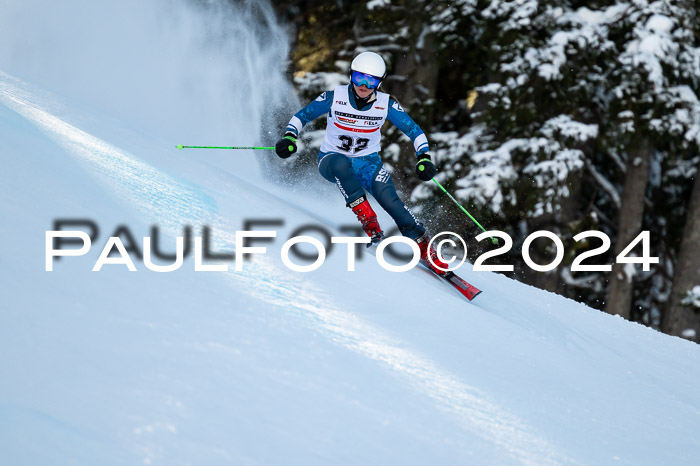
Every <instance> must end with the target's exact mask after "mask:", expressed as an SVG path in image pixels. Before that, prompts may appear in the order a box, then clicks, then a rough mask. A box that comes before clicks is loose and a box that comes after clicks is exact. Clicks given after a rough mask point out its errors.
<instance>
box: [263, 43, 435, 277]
mask: <svg viewBox="0 0 700 466" xmlns="http://www.w3.org/2000/svg"><path fill="white" fill-rule="evenodd" d="M350 72H351V76H350V77H351V79H350V80H351V82H350V84H348V85H347V86H346V85H341V86H338V87H336V88H335V89H333V90H331V91H326V92H323V93H322V94H321V95H320V96H318V97H317V98H316V99H315V100H314V101H312V102H311V103H309V104H308V105H307V106H306V107H304V108H302V109H301V110H299V111H298V112H297V113H296V114H295V115H294V116H293V117H292V119H291V120H290V121H289V124H288V125H287V129H286V132H285V134H284V136H283V138H282V139H280V140H279V141H278V142H277V144H276V145H275V152H276V153H277V155H278V156H279V157H281V158H283V159H286V158H287V157H290V156H291V155H292V154H294V153H295V152H296V151H297V144H296V143H297V138H298V137H299V132H300V131H301V129H302V128H303V127H304V125H306V124H307V123H309V122H310V121H313V120H315V119H316V118H318V117H320V116H321V115H324V114H325V115H327V123H328V125H327V128H326V136H325V139H324V141H323V144H322V145H321V151H320V153H319V155H318V169H319V171H320V172H321V175H322V176H323V177H324V178H325V179H326V180H328V181H330V182H331V183H336V184H337V185H338V188H339V189H340V192H341V193H342V195H343V196H344V197H345V202H346V205H347V206H348V207H349V208H350V209H352V211H353V213H354V214H355V215H357V218H358V220H359V221H360V223H361V224H362V228H363V229H364V231H365V233H367V235H368V236H369V237H370V238H371V240H372V243H377V242H379V241H381V239H382V238H383V236H384V233H383V232H382V229H381V227H380V226H379V222H378V221H377V215H376V213H375V212H374V210H373V209H372V206H371V205H370V203H369V200H367V197H366V195H365V191H367V192H369V193H370V194H371V195H372V196H373V197H374V198H375V199H376V200H377V202H379V205H381V206H382V207H383V208H384V210H386V211H387V213H388V214H389V215H391V217H392V218H393V219H394V221H395V222H396V225H397V226H398V227H399V231H400V232H401V234H403V235H404V236H406V237H408V238H411V239H413V240H414V241H416V243H418V248H419V249H420V253H421V261H422V262H423V263H425V264H426V265H427V266H428V267H430V269H431V270H432V271H433V272H435V273H436V274H438V275H446V273H447V272H446V271H445V269H447V268H448V266H447V264H445V263H444V262H443V261H441V260H440V259H439V258H438V256H437V253H436V251H435V248H434V247H432V246H431V247H430V248H429V247H428V245H429V243H430V236H428V234H427V232H426V231H425V228H424V227H423V225H422V224H421V223H420V222H419V221H418V220H417V219H416V218H415V216H414V215H413V213H412V212H411V211H410V210H409V209H408V207H406V205H405V204H404V203H403V201H401V199H399V196H398V194H397V193H396V188H395V187H394V182H393V180H392V179H391V176H390V175H389V173H388V172H387V170H386V169H385V168H384V166H383V164H382V160H381V159H380V158H379V154H378V153H379V150H380V149H381V147H380V142H381V132H380V128H381V127H382V125H383V124H384V121H386V120H387V119H388V120H389V121H391V122H392V123H393V124H394V125H396V127H398V128H399V129H400V130H401V131H403V133H404V134H406V135H407V136H408V137H409V138H411V141H413V146H414V147H415V150H416V158H417V162H416V173H417V174H418V178H420V179H421V180H422V181H430V180H431V179H432V178H433V177H434V176H435V174H436V173H437V170H436V168H435V165H434V164H433V162H432V161H431V159H430V154H429V153H428V150H429V147H428V139H427V138H426V137H425V134H424V133H423V131H422V130H421V128H420V127H419V126H418V125H417V124H416V123H415V122H414V121H413V120H412V119H411V117H410V116H408V114H406V112H405V111H404V110H403V108H401V105H399V103H398V102H397V101H396V100H395V99H393V98H392V97H391V96H389V94H386V93H384V92H380V91H379V90H378V87H379V85H380V84H381V82H382V80H383V79H384V78H385V77H386V65H385V64H384V60H383V59H382V57H381V56H379V55H378V54H376V53H374V52H362V53H360V54H359V55H358V56H357V57H355V59H354V60H353V61H352V64H351V65H350ZM428 257H430V260H428Z"/></svg>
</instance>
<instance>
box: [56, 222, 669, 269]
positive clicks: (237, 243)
mask: <svg viewBox="0 0 700 466" xmlns="http://www.w3.org/2000/svg"><path fill="white" fill-rule="evenodd" d="M283 225H284V221H283V220H279V219H265V220H247V221H245V222H244V227H246V226H247V227H252V226H266V227H270V226H278V227H281V226H283ZM69 226H72V227H82V228H84V230H88V231H87V232H86V231H84V230H81V229H65V227H69ZM346 229H347V230H355V232H357V231H356V230H357V229H356V228H354V227H347V228H346ZM193 230H194V229H193V228H192V227H191V226H189V225H186V226H184V227H183V236H177V237H176V238H175V251H176V252H175V254H174V255H173V254H165V253H163V252H162V251H161V250H160V248H159V247H158V243H159V238H160V229H159V228H158V227H157V226H153V227H151V236H145V237H143V238H142V239H141V241H140V242H138V241H136V240H135V239H134V238H135V237H134V235H133V234H132V233H131V231H130V229H129V228H128V227H126V226H123V225H122V226H119V227H118V228H117V229H116V230H115V231H114V233H113V234H112V235H111V236H109V237H108V238H107V240H106V242H105V244H104V245H103V246H102V249H101V251H100V254H99V257H98V259H97V260H96V262H95V264H94V266H93V267H92V271H94V272H99V271H101V270H102V269H103V268H104V266H106V265H118V266H122V267H126V268H127V269H128V270H129V271H134V272H135V271H138V268H137V267H136V265H135V263H134V258H136V259H137V260H141V261H142V262H143V265H144V266H145V267H146V269H148V270H151V271H154V272H173V271H176V270H178V269H180V268H181V267H182V265H183V263H184V259H185V258H186V257H188V256H189V255H190V254H191V253H192V252H193V253H194V270H195V271H197V272H227V271H229V270H230V268H229V264H228V263H227V262H230V261H233V262H234V263H235V270H236V271H242V270H243V268H244V264H245V262H246V261H247V260H248V259H250V258H251V257H253V256H254V255H265V254H267V248H266V247H265V246H261V245H260V243H272V242H274V241H275V239H276V238H277V237H278V232H277V230H251V229H243V230H239V231H236V232H235V239H234V241H233V243H232V244H231V245H232V246H234V252H233V253H214V252H212V251H211V244H212V238H211V228H210V227H208V226H203V227H201V229H200V230H201V236H195V235H193V233H192V232H193ZM342 230H343V228H342V227H341V231H342ZM98 231H99V230H98V227H97V224H96V223H95V222H93V221H91V220H85V219H61V220H56V221H55V222H54V229H53V230H48V231H46V236H45V239H46V241H45V258H46V264H45V270H46V271H47V272H52V271H53V270H54V262H55V260H57V259H59V258H61V257H77V256H84V255H87V254H88V253H89V252H90V251H91V250H92V248H93V244H94V243H95V242H96V240H97V238H98ZM310 231H313V232H314V233H316V234H320V236H322V237H323V239H324V241H323V242H322V241H321V240H320V239H318V238H317V237H315V236H309V235H303V234H300V233H302V232H310ZM592 237H593V238H598V239H600V240H601V241H602V243H603V244H602V245H601V246H600V247H597V248H595V249H592V250H588V251H584V252H582V253H580V254H579V255H578V256H577V257H575V258H574V260H573V262H572V264H571V266H570V268H571V271H572V272H592V271H594V272H610V271H611V270H612V264H592V263H587V264H583V263H582V262H583V261H584V260H588V259H591V258H593V257H595V256H598V255H601V254H604V253H605V252H607V251H608V250H609V249H610V246H611V241H610V238H609V237H608V236H607V235H606V234H605V233H602V232H600V231H595V230H589V231H585V232H582V233H579V234H577V235H576V236H574V237H573V239H574V241H576V242H579V241H584V240H586V239H588V238H592ZM496 238H499V239H501V240H502V241H501V242H502V243H503V245H502V246H501V247H499V248H497V249H494V250H491V251H488V252H485V253H483V254H482V255H480V256H479V257H478V258H477V259H476V260H475V261H474V266H473V270H474V271H477V272H512V271H513V270H514V266H513V265H508V264H498V265H496V264H485V263H484V262H485V261H486V260H487V259H490V258H493V257H496V256H499V255H502V254H505V253H507V252H509V251H510V250H511V249H512V247H513V239H512V238H511V237H510V235H508V234H507V233H505V232H502V231H497V230H492V231H486V232H484V233H481V234H480V235H478V236H476V237H475V239H476V241H479V242H480V241H484V240H486V239H490V240H491V241H492V242H494V243H496V242H497V241H496ZM538 238H546V239H548V240H549V241H551V242H552V245H553V246H554V249H555V257H554V259H553V260H552V261H551V262H550V263H548V264H538V263H536V262H534V261H533V260H532V258H531V256H530V246H531V245H532V243H533V241H535V240H537V239H538ZM124 239H127V244H128V245H125V244H124ZM370 241H371V240H370V238H369V237H367V236H333V234H332V232H330V231H329V230H328V229H327V228H325V227H324V226H322V225H313V224H307V225H302V226H301V227H299V228H296V229H295V230H294V232H293V233H292V234H291V235H290V237H289V238H288V239H287V240H285V242H284V243H283V244H282V248H281V250H280V259H281V260H282V263H283V264H284V265H285V266H286V267H287V268H288V269H290V270H292V271H295V272H312V271H314V270H317V269H319V268H320V267H322V266H323V264H324V263H325V261H326V258H327V256H328V254H330V253H331V251H332V250H333V248H334V247H335V245H341V247H342V245H344V249H345V252H346V255H345V261H346V270H347V271H350V272H354V271H355V263H356V261H357V260H358V259H361V258H362V255H363V251H364V250H365V248H366V247H367V246H368V245H369V244H370ZM253 242H255V243H257V245H255V246H254V245H252V243H253ZM138 244H140V245H141V246H142V247H141V248H139V247H138ZM301 244H307V245H309V246H311V248H313V249H314V250H315V253H312V254H310V253H307V252H302V251H301V250H299V249H297V248H296V247H297V246H299V245H301ZM394 244H405V245H406V246H407V247H408V248H409V249H410V251H411V253H410V254H401V253H398V252H397V251H395V250H392V249H391V246H392V245H394ZM639 244H641V247H642V255H641V256H636V255H633V253H632V250H633V249H634V248H635V247H636V246H637V245H639ZM76 245H77V246H78V247H68V246H76ZM307 248H308V246H307ZM430 248H433V249H434V250H435V253H436V256H437V258H438V259H439V260H440V261H442V263H444V264H447V265H448V268H444V267H441V266H439V265H437V264H435V263H434V262H433V260H432V258H431V255H428V257H427V259H428V261H430V262H431V264H432V265H433V266H435V267H436V268H438V269H441V270H444V271H448V272H453V271H456V270H458V269H459V268H460V267H462V266H463V265H464V263H465V262H466V251H467V244H466V242H465V240H464V238H462V237H461V236H460V235H458V234H457V233H454V232H450V231H445V232H440V233H437V234H435V235H434V236H433V237H432V239H431V241H430V244H429V249H430ZM460 248H461V250H462V251H463V252H464V254H462V255H461V259H459V260H458V255H456V254H455V253H454V251H455V250H459V249H460ZM649 251H650V233H649V231H642V232H641V233H640V234H639V235H638V236H637V237H636V238H635V239H634V240H632V242H631V243H630V244H629V245H627V247H626V248H624V249H623V250H622V252H621V253H620V254H618V255H617V257H616V262H617V263H622V264H640V265H642V269H643V270H644V271H649V270H650V265H651V264H658V263H659V258H658V257H651V256H650V253H649ZM521 254H522V258H523V261H524V262H525V264H527V266H528V267H530V268H531V269H532V270H535V271H538V272H548V271H551V270H554V269H555V268H557V267H558V266H560V265H561V263H562V260H563V258H564V254H565V251H564V244H563V242H562V240H561V239H560V238H559V237H558V236H557V235H556V234H554V233H552V232H550V231H546V230H540V231H536V232H533V233H532V234H530V235H529V236H528V237H527V238H526V239H525V241H524V242H523V245H522V248H521ZM374 256H375V257H376V260H377V263H378V264H379V265H380V266H381V267H382V268H384V269H385V270H388V271H390V272H406V271H408V270H411V269H413V268H414V267H415V266H416V265H418V263H419V262H420V259H421V254H420V249H419V248H418V245H417V243H416V242H415V241H413V240H411V239H409V238H406V237H404V236H388V237H387V238H385V239H383V240H382V241H381V242H380V243H379V244H378V245H377V246H376V249H374ZM386 256H390V257H392V258H393V259H394V261H399V262H404V263H403V264H399V265H397V264H392V263H391V262H389V261H388V260H387V258H386ZM154 257H156V258H158V259H159V260H160V261H170V262H171V263H170V264H168V265H158V264H156V263H154V261H153V258H154ZM292 257H294V259H292ZM300 259H301V260H302V261H306V262H309V261H312V262H311V263H310V264H300V263H298V262H297V261H298V260H300ZM207 261H208V263H205V262H207ZM589 262H590V261H589Z"/></svg>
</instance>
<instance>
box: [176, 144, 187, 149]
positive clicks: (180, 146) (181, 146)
mask: <svg viewBox="0 0 700 466" xmlns="http://www.w3.org/2000/svg"><path fill="white" fill-rule="evenodd" d="M175 147H177V148H178V149H180V150H182V148H183V147H185V146H183V145H182V144H178V145H177V146H175Z"/></svg>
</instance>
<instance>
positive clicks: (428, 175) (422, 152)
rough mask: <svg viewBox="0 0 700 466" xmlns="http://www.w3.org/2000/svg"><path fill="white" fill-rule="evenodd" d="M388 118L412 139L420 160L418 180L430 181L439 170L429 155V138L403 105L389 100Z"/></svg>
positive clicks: (417, 171) (417, 164)
mask: <svg viewBox="0 0 700 466" xmlns="http://www.w3.org/2000/svg"><path fill="white" fill-rule="evenodd" d="M387 118H389V121H391V122H392V123H393V124H394V125H396V127H397V128H399V129H400V130H401V131H403V133H404V134H405V135H406V136H408V137H409V138H411V141H413V147H414V148H415V149H416V158H417V159H418V162H417V163H416V173H417V174H418V178H420V179H421V180H422V181H430V180H431V179H432V178H433V177H434V176H435V175H436V174H437V169H436V168H435V165H434V164H433V162H432V160H431V159H430V154H429V153H428V151H429V150H430V147H429V146H428V138H427V137H425V133H424V132H423V130H422V129H420V126H418V123H416V122H415V121H413V119H412V118H411V117H410V116H408V114H407V113H406V112H405V111H404V110H403V108H401V105H399V103H398V102H397V101H395V100H394V99H389V112H388V114H387Z"/></svg>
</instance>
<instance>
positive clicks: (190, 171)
mask: <svg viewBox="0 0 700 466" xmlns="http://www.w3.org/2000/svg"><path fill="white" fill-rule="evenodd" d="M6 3H7V4H3V10H2V11H3V13H4V14H3V15H0V26H2V27H0V39H2V40H0V141H1V142H2V144H1V145H0V156H1V159H2V163H3V170H2V171H1V172H0V213H1V214H2V222H0V238H2V240H3V241H2V249H1V250H0V284H1V285H0V291H1V296H2V298H1V299H0V464H3V465H5V464H8V465H25V464H26V465H39V464H41V465H44V464H51V465H61V464H85V465H93V464H103V465H110V464H115V465H132V464H164V465H180V464H182V465H185V464H265V465H269V464H285V465H287V464H304V465H312V464H323V465H326V464H417V465H424V464H537V465H540V464H629V465H639V464H695V463H696V458H697V451H698V447H699V446H700V440H699V439H700V436H699V435H698V434H700V401H698V396H697V388H696V385H697V381H698V380H699V377H700V351H699V350H698V347H697V345H693V344H691V343H688V342H686V341H683V340H680V339H677V338H672V337H669V336H665V335H662V334H660V333H657V332H655V331H653V330H650V329H648V328H645V327H642V326H639V325H636V324H632V323H629V322H626V321H624V320H622V319H619V318H616V317H612V316H608V315H605V314H602V313H600V312H598V311H595V310H592V309H589V308H587V307H585V306H582V305H579V304H577V303H575V302H572V301H570V300H567V299H564V298H561V297H559V296H556V295H554V294H550V293H546V292H543V291H541V290H537V289H534V288H531V287H528V286H526V285H523V284H520V283H517V282H514V281H511V280H509V279H507V278H504V277H503V276H500V275H496V274H490V273H476V272H472V271H470V270H469V267H465V268H463V269H462V275H463V276H465V278H466V279H467V280H469V281H470V282H472V283H473V284H475V285H476V286H478V287H479V288H481V289H483V290H484V294H482V295H481V296H479V297H478V298H477V299H476V300H475V301H474V303H473V304H470V303H468V302H466V301H465V300H464V299H463V298H462V297H461V296H459V295H457V294H456V293H454V292H453V291H452V290H450V289H449V288H448V287H447V286H446V285H445V284H444V283H442V282H440V281H439V280H438V279H436V278H434V277H432V276H431V275H430V274H428V273H427V272H425V271H423V270H419V269H415V270H413V271H410V272H406V273H391V272H388V271H386V270H384V269H383V268H381V267H380V266H379V265H378V264H377V263H376V261H375V259H374V257H373V256H371V255H367V254H365V255H364V257H363V258H362V259H361V260H358V262H357V264H356V268H357V270H356V271H355V272H348V271H346V257H345V252H344V251H343V249H341V248H339V247H336V249H334V251H333V252H332V253H330V254H329V256H328V258H327V260H326V262H325V264H324V265H323V267H321V268H320V269H318V270H317V271H314V272H310V273H299V272H293V271H291V270H289V269H288V268H286V267H285V266H284V265H283V264H282V261H281V259H280V250H281V248H282V244H283V243H284V241H285V240H286V239H287V238H288V237H289V236H290V235H291V234H292V233H293V232H294V230H296V229H297V228H298V227H300V226H303V225H307V224H313V225H316V226H322V227H324V228H328V229H329V230H330V231H332V232H333V233H334V234H338V235H342V233H340V232H339V230H338V227H340V226H343V225H355V220H354V219H353V217H352V215H351V213H350V212H349V211H348V210H347V209H345V208H343V207H342V201H340V199H339V195H338V193H337V192H336V191H335V188H334V187H333V186H332V185H330V184H329V183H325V182H323V181H322V180H320V177H319V176H317V175H315V174H312V177H310V178H309V179H308V180H304V181H303V182H302V183H299V184H297V185H293V186H281V185H275V184H271V183H270V182H268V181H267V178H266V177H265V176H263V175H262V170H261V169H260V167H263V166H265V164H281V163H283V162H280V161H279V160H278V159H277V158H276V157H275V156H274V155H273V154H271V153H264V152H255V153H253V151H250V152H245V151H241V152H237V153H235V154H234V153H231V152H224V151H222V152H207V151H199V152H197V151H189V152H188V151H178V150H176V149H175V148H174V146H175V145H176V144H178V143H184V144H189V143H194V144H198V143H211V144H233V143H238V142H239V141H245V143H246V144H248V143H254V142H255V141H258V140H260V139H259V138H260V137H261V136H262V135H261V130H260V128H261V127H262V126H264V125H265V123H264V121H265V119H266V115H265V112H264V111H263V110H264V106H265V105H264V104H265V101H266V100H265V99H268V100H272V101H275V102H277V103H280V105H281V106H285V105H287V106H289V105H292V106H294V105H295V103H294V102H291V103H290V102H287V101H285V99H289V97H285V96H288V95H290V92H289V85H288V83H286V81H285V80H284V76H283V75H282V73H281V72H279V73H276V72H274V71H273V70H275V69H277V68H280V67H279V66H278V65H279V63H282V62H283V57H286V56H287V53H286V49H285V48H284V47H285V46H286V43H285V41H284V35H283V33H282V31H281V29H280V28H279V27H277V26H274V25H272V26H271V21H273V20H274V18H273V16H272V15H271V14H270V12H269V11H268V10H265V8H264V7H259V6H258V5H264V3H263V2H253V1H250V2H240V4H241V5H243V7H242V8H243V9H242V10H241V12H240V14H236V15H231V14H230V13H228V14H227V13H224V12H223V11H220V10H218V9H216V8H215V7H212V6H211V5H212V4H215V3H212V2H209V3H204V5H208V8H210V9H211V11H209V12H208V13H202V12H199V11H193V10H192V9H191V7H189V6H187V5H188V4H187V3H185V2H177V1H172V2H165V3H164V2H158V1H156V2H137V1H136V0H124V2H120V3H119V4H118V5H116V4H115V5H107V4H104V3H102V4H99V5H98V4H94V5H92V4H91V5H90V6H86V5H85V3H84V2H79V1H66V2H60V3H59V2H57V3H56V4H55V5H54V3H53V2H48V3H47V2H42V1H39V0H27V1H24V2H16V3H13V2H6ZM98 3H99V2H98ZM163 8H165V9H166V11H167V14H165V15H164V14H163ZM259 8H262V10H260V9H259ZM163 17H164V18H165V21H166V22H165V23H162V22H160V21H161V20H163ZM255 22H260V23H261V24H262V25H263V26H265V25H267V26H265V27H263V26H260V27H256V26H255ZM124 24H129V29H128V34H125V33H124V32H125V31H124V27H123V26H122V25H124ZM164 24H167V25H168V26H167V27H166V26H165V25H164ZM203 31H206V32H203ZM229 34H230V35H231V36H230V37H229V36H228V35H229ZM222 38H224V39H231V38H233V39H234V40H224V39H222ZM25 39H26V40H25ZM230 43H233V44H235V47H231V46H229V45H226V44H230ZM203 44H204V45H203ZM232 57H233V58H235V59H232ZM6 66H7V67H6ZM136 70H138V72H136ZM8 73H11V74H8ZM13 75H14V76H19V77H21V78H23V79H18V78H16V77H14V76H13ZM30 82H31V84H30ZM49 91H51V92H49ZM241 102H243V104H241ZM286 117H288V115H286V114H285V118H286ZM275 131H276V130H275ZM261 161H262V162H264V163H263V164H260V163H259V162H261ZM319 180H320V181H319ZM57 219H90V220H92V221H94V222H95V224H97V225H98V226H99V230H100V231H99V235H98V237H97V238H96V240H95V241H94V244H93V247H92V249H91V251H90V252H89V254H87V255H85V256H82V257H69V258H62V259H60V260H57V261H56V262H55V264H54V271H53V272H46V271H45V232H46V231H48V230H52V229H53V222H54V221H55V220H57ZM250 219H268V220H269V219H275V220H280V221H282V222H283V225H282V226H280V227H275V228H274V230H276V232H277V238H276V239H275V240H274V241H273V242H271V243H268V244H267V253H266V254H258V255H256V257H255V258H254V259H253V260H251V261H250V262H246V263H245V265H244V268H243V270H242V271H236V270H235V262H233V261H231V260H224V261H222V262H219V263H218V265H227V266H228V267H229V270H228V271H227V272H195V271H194V267H195V264H194V259H193V257H192V255H190V256H188V257H187V258H186V259H185V261H184V264H183V266H182V267H181V268H180V269H179V270H177V271H174V272H168V273H158V272H153V271H150V270H148V269H147V268H146V266H145V265H144V263H143V262H142V261H140V260H137V259H134V263H135V267H136V268H137V271H136V272H129V271H128V270H127V267H126V266H124V265H105V266H104V267H103V269H102V270H101V271H99V272H92V271H91V269H92V268H93V266H94V265H95V262H96V261H97V259H98V257H99V254H100V252H101V249H102V247H103V246H104V245H105V243H106V241H107V238H108V236H109V235H111V234H112V233H113V232H115V230H117V229H119V227H120V226H125V227H126V228H128V231H129V232H130V233H131V234H132V235H133V237H134V238H135V240H136V241H137V243H140V242H141V240H142V238H143V237H145V236H153V234H152V232H151V227H152V226H154V225H155V226H158V227H159V228H160V231H161V233H162V235H161V236H160V242H161V245H160V247H161V249H163V250H164V251H166V252H172V251H174V250H175V237H177V236H181V235H182V234H183V227H184V226H185V225H190V226H192V227H193V229H194V232H195V235H197V236H199V235H201V230H202V227H203V226H205V225H206V226H209V227H210V228H211V232H212V233H211V237H212V249H213V250H214V251H216V252H219V253H221V252H231V251H233V249H234V244H235V236H236V231H238V230H243V229H245V228H244V224H245V221H246V220H250ZM381 221H382V223H383V224H384V225H389V224H390V222H389V220H388V219H387V217H386V216H385V215H382V218H381ZM255 229H262V227H256V228H255ZM123 239H124V238H123ZM125 241H126V240H125ZM158 263H160V264H162V262H158ZM207 263H209V264H213V262H212V261H207Z"/></svg>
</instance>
